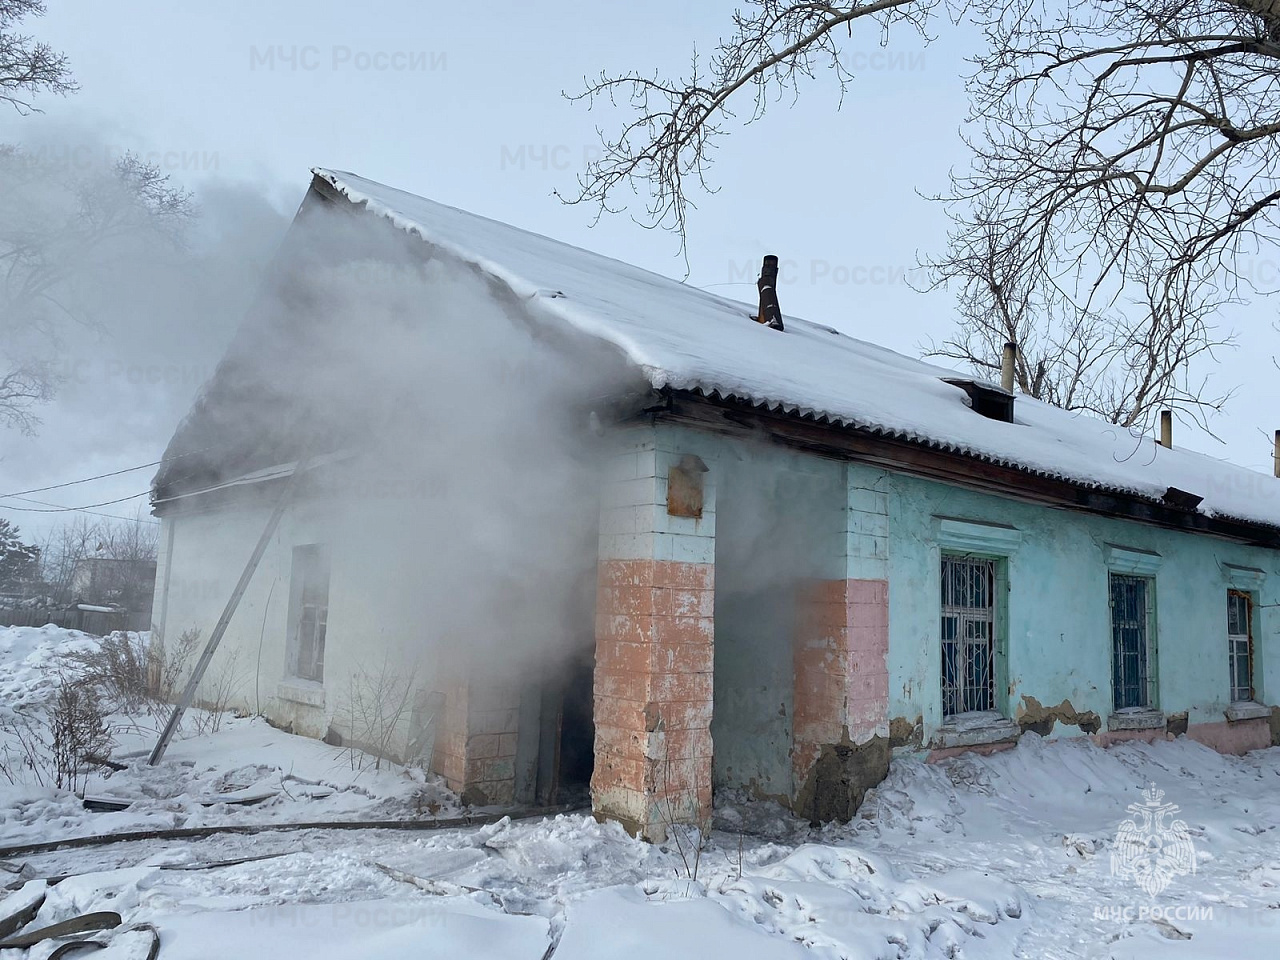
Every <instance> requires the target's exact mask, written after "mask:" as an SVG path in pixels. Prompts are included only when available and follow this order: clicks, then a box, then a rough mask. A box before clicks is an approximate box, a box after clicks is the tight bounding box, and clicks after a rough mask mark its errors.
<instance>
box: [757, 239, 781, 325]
mask: <svg viewBox="0 0 1280 960" xmlns="http://www.w3.org/2000/svg"><path fill="white" fill-rule="evenodd" d="M756 289H757V290H759V291H760V312H759V313H758V314H756V322H757V323H763V324H764V325H765V326H768V327H772V328H773V329H774V330H781V329H782V307H781V306H779V305H778V258H777V257H775V256H774V255H773V254H771V253H770V254H767V255H766V256H765V258H764V263H763V264H761V266H760V279H759V280H757V281H756Z"/></svg>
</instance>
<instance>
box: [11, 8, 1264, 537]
mask: <svg viewBox="0 0 1280 960" xmlns="http://www.w3.org/2000/svg"><path fill="white" fill-rule="evenodd" d="M733 6H734V4H733V3H732V2H712V0H702V2H699V3H696V4H695V3H690V2H688V0H650V2H647V3H644V4H600V3H598V2H593V3H582V2H565V0H561V2H555V3H538V4H530V3H528V2H520V3H516V2H508V0H492V2H489V3H486V4H483V5H475V4H457V3H450V4H446V3H441V2H432V0H427V2H393V0H367V2H365V3H363V4H359V5H353V4H350V3H336V2H330V0H307V2H305V3H304V2H301V0H271V2H270V3H262V2H252V3H251V2H246V0H223V2H221V3H217V4H191V3H173V2H172V0H168V2H163V3H162V2H156V0H131V2H129V3H127V4H108V3H102V2H99V0H49V8H50V10H49V14H48V16H47V17H45V18H44V19H43V20H36V21H31V22H30V23H29V24H27V31H28V32H31V33H34V34H36V35H37V36H39V37H40V38H42V39H45V40H47V41H48V42H50V43H51V44H53V45H54V46H55V47H56V48H59V49H61V50H63V51H65V52H66V53H67V54H68V55H69V57H70V59H71V64H72V67H73V70H74V73H75V76H76V79H77V80H78V81H79V83H80V86H81V91H80V92H79V93H77V94H75V95H74V96H71V97H68V98H66V99H57V98H45V99H43V100H41V101H40V105H41V106H43V107H44V109H45V113H44V115H43V116H41V117H28V118H19V117H16V116H13V115H8V116H3V117H0V142H10V143H13V142H17V143H27V144H40V145H41V146H42V147H43V148H45V149H46V150H56V149H62V150H64V151H68V152H67V153H66V156H67V157H68V158H70V159H71V160H72V161H80V160H83V159H84V158H97V157H99V156H101V157H104V158H109V157H110V156H114V155H118V154H119V153H121V152H123V151H124V150H126V149H130V150H134V151H136V152H138V153H140V154H142V155H143V156H144V157H147V158H150V159H152V160H154V161H155V162H157V163H159V164H160V165H161V167H162V168H163V169H164V170H165V172H166V173H169V174H170V175H171V176H172V177H173V178H174V180H175V181H177V182H179V183H180V184H182V185H184V186H186V187H189V188H190V189H192V190H194V191H195V192H196V194H197V196H198V197H199V199H200V200H201V203H202V205H203V207H204V209H205V211H206V216H205V222H204V224H203V226H202V238H203V240H202V242H204V243H206V244H207V245H208V249H211V250H213V251H214V253H213V255H214V256H216V257H218V258H219V263H221V264H222V265H223V267H224V268H225V269H226V270H227V271H228V275H229V276H235V277H244V278H245V280H244V282H245V283H248V282H250V278H252V277H253V276H254V274H253V272H252V262H260V261H261V259H262V258H263V257H265V256H267V255H269V251H270V248H271V247H272V245H273V244H274V243H275V242H276V240H277V239H278V235H279V231H280V230H281V229H282V228H283V225H284V224H285V223H286V222H287V217H289V216H291V215H292V213H293V211H294V209H295V208H296V206H297V204H298V202H299V201H300V200H301V198H302V195H303V193H304V191H305V189H306V187H307V184H308V182H309V173H308V170H309V168H310V167H312V166H317V165H319V166H328V167H333V168H337V169H340V170H349V171H352V172H355V173H358V174H360V175H361V176H365V177H368V178H371V179H374V180H379V181H382V182H384V183H388V184H392V185H394V186H396V187H399V188H401V189H405V190H409V191H411V192H414V193H419V194H421V195H423V196H427V197H431V198H433V199H436V200H439V201H442V202H444V203H448V204H452V205H454V206H458V207H462V208H464V209H467V210H471V211H474V212H477V213H480V214H484V215H486V216H489V217H493V218H495V219H499V220H503V221H506V222H509V223H513V224H516V225H518V226H521V227H524V228H527V229H530V230H534V231H536V232H539V233H544V234H547V235H549V236H553V237H556V238H558V239H561V240H565V241H567V242H570V243H574V244H577V245H580V246H584V247H589V248H591V249H594V250H598V251H601V252H604V253H607V254H609V255H611V256H614V257H617V258H619V259H623V260H627V261H630V262H632V263H636V264H639V265H641V266H644V267H647V268H649V269H652V270H655V271H658V272H660V273H664V274H667V275H669V276H673V277H676V278H681V277H683V276H684V274H685V266H684V262H683V260H682V259H681V258H680V257H679V249H678V243H677V241H676V240H675V238H673V237H672V236H671V235H670V234H667V233H663V232H660V231H650V230H645V229H643V228H642V227H640V226H638V225H637V224H636V223H634V222H633V221H632V220H631V219H630V218H628V217H627V216H625V215H622V216H612V217H606V218H604V219H603V220H602V221H601V222H600V223H598V224H597V225H596V226H594V227H593V226H592V225H591V224H592V219H593V211H592V210H589V209H586V208H582V207H572V206H564V205H562V204H561V203H560V202H559V201H558V200H557V199H556V198H555V197H554V196H553V195H552V191H553V190H555V189H557V188H559V189H561V190H566V191H567V190H570V189H572V186H573V182H574V177H575V175H576V174H577V173H578V172H579V171H580V170H581V168H582V165H583V162H584V159H585V158H587V157H589V156H590V155H591V152H592V151H593V150H594V149H595V145H596V143H597V138H596V135H595V126H596V124H597V123H601V122H604V123H607V122H608V116H607V115H604V116H602V115H597V114H592V113H588V112H587V111H586V109H585V105H583V104H578V103H570V102H568V101H566V100H565V99H563V98H562V97H561V91H564V90H568V91H576V90H578V89H580V88H581V86H582V84H583V78H584V76H589V75H593V74H598V73H599V71H600V70H602V69H603V70H607V71H611V72H618V71H623V70H628V69H640V70H650V71H651V70H652V69H654V68H655V67H656V68H658V69H660V70H670V71H679V70H680V69H681V68H682V67H683V66H684V65H685V64H686V63H687V61H688V58H689V55H690V53H691V51H692V50H693V48H694V45H695V44H697V46H698V48H699V49H700V50H704V51H706V50H709V49H710V48H711V46H712V44H713V42H714V40H715V38H716V37H717V36H718V35H719V34H720V33H721V32H722V31H723V29H724V28H725V26H726V24H727V23H728V20H729V16H730V14H731V12H732V10H733ZM934 32H935V33H936V34H937V35H938V36H939V37H940V38H941V39H940V40H939V41H938V42H936V43H934V44H932V45H930V46H928V47H925V46H924V45H922V43H921V42H920V41H919V40H918V39H917V38H915V37H912V36H908V35H907V34H905V33H904V34H902V35H900V36H898V37H895V38H893V39H892V41H891V43H890V46H889V47H888V48H887V50H882V48H881V47H880V46H879V37H878V36H876V35H875V34H873V33H870V32H868V33H866V34H865V36H864V41H863V42H862V43H861V44H858V43H857V42H856V41H855V44H854V48H853V49H854V52H853V53H852V54H851V57H852V59H851V61H850V62H851V65H852V66H853V68H854V72H855V73H857V74H858V77H857V82H856V83H855V84H854V85H853V87H852V88H851V90H850V91H849V94H848V95H847V96H846V98H845V100H844V104H843V107H842V109H840V110H839V112H837V110H836V107H837V102H838V91H837V90H835V89H834V88H833V87H831V86H830V85H826V84H824V83H823V82H822V81H818V82H816V83H814V84H813V85H812V86H811V87H808V88H806V89H805V91H804V93H805V96H804V97H803V99H802V100H801V101H800V102H799V103H798V104H795V105H792V104H791V103H790V102H784V103H781V104H778V105H775V107H774V108H773V109H772V110H771V111H770V112H769V114H768V116H767V117H766V118H765V119H764V120H762V121H760V122H758V123H756V124H754V125H752V126H750V127H746V128H743V129H739V130H736V132H735V133H734V134H733V135H732V136H731V137H729V138H728V139H726V140H725V141H724V142H723V144H722V147H721V149H720V150H719V151H718V152H717V154H716V157H717V163H716V165H715V167H714V168H713V171H712V177H713V180H714V183H715V185H716V186H718V187H719V192H718V193H716V194H715V195H711V196H700V197H698V198H697V201H698V204H699V208H698V210H697V211H696V212H695V213H694V215H693V217H692V220H691V225H690V241H689V263H690V268H689V278H688V282H690V283H692V284H695V285H698V286H702V287H706V288H708V289H711V290H714V291H715V292H718V293H723V294H726V295H731V296H736V297H739V298H743V299H750V298H751V297H752V296H753V283H752V280H753V278H754V276H755V273H756V271H757V269H758V265H759V260H760V257H761V255H762V254H764V253H775V254H777V255H778V256H779V257H780V258H781V259H782V261H783V264H784V270H783V281H784V283H783V285H782V288H781V289H780V299H781V303H782V308H783V313H784V315H785V314H788V313H790V314H793V315H799V316H804V317H807V318H809V319H812V320H818V321H822V322H826V323H829V324H831V325H834V326H836V327H839V328H841V329H842V330H844V331H846V332H848V333H850V334H853V335H855V336H858V337H862V338H864V339H868V340H874V341H877V342H879V343H882V344H884V345H886V346H889V347H892V348H894V349H897V350H901V351H903V352H906V353H910V354H918V353H919V352H920V347H921V345H922V344H923V343H924V342H925V341H927V340H928V339H929V338H930V337H939V338H940V337H943V336H945V335H946V334H947V333H948V332H949V330H950V328H951V323H952V313H951V304H950V300H949V298H948V296H947V295H946V294H932V295H922V294H919V293H917V292H915V291H914V290H913V289H912V288H911V286H910V285H909V283H908V282H907V281H908V279H909V278H910V276H911V269H912V268H913V267H914V265H915V264H916V262H917V255H918V254H922V253H928V252H936V251H938V250H940V249H941V247H942V245H943V244H944V241H945V230H946V226H947V220H946V218H945V216H944V215H943V212H942V210H941V209H940V208H939V207H938V206H937V205H936V204H933V203H931V202H929V201H928V200H926V199H924V196H926V195H929V194H931V193H936V192H939V191H941V190H944V189H945V187H946V175H947V172H948V170H949V168H951V167H952V166H959V165H963V164H964V163H965V161H966V157H965V153H964V149H963V146H962V144H961V142H960V139H959V132H958V131H959V129H960V127H961V125H962V122H963V119H964V114H965V106H966V101H965V97H964V91H963V87H962V84H961V80H960V77H961V74H962V73H963V70H964V64H963V57H964V56H965V54H966V53H967V52H968V51H969V50H971V49H972V45H973V44H974V43H975V42H976V37H975V33H974V31H972V30H971V29H969V28H955V27H952V26H951V25H949V24H946V23H939V24H936V25H935V29H934ZM51 145H57V146H51ZM220 244H221V246H219V245H220ZM233 260H236V261H238V260H244V261H246V263H240V262H236V263H234V264H233V265H230V266H228V264H229V263H230V262H231V261H233ZM1257 268H1258V269H1260V270H1264V271H1266V270H1271V271H1273V272H1274V265H1272V264H1258V265H1257ZM220 282H221V283H222V284H223V286H224V287H226V286H234V285H235V284H234V283H231V282H226V281H220ZM191 296H192V297H196V296H199V297H200V299H201V304H200V305H198V306H199V307H200V309H193V310H192V311H190V312H188V311H185V310H177V311H169V312H167V313H166V314H165V315H164V316H163V317H153V316H150V315H148V314H147V311H145V310H144V311H139V313H138V315H137V316H136V317H135V318H134V322H133V325H132V326H130V322H129V320H128V318H125V319H123V320H121V325H122V326H123V327H125V328H127V329H123V330H121V331H119V332H118V334H117V335H116V336H115V338H114V339H107V338H105V337H99V338H96V339H93V340H92V341H91V352H90V354H89V356H90V360H91V361H92V362H89V363H85V364H81V365H79V366H77V367H75V368H74V369H75V370H77V371H79V372H80V376H78V377H77V378H75V379H76V382H75V383H73V384H71V387H70V389H68V390H66V391H64V396H63V399H62V400H61V401H60V402H59V403H56V404H54V405H53V406H52V407H50V408H49V409H47V410H46V411H45V421H46V422H45V424H44V427H43V428H42V430H41V432H40V434H39V435H38V436H37V437H36V438H34V439H27V438H22V437H20V436H18V435H17V434H16V433H14V432H13V431H8V432H5V433H3V434H0V493H4V492H10V491H16V490H21V489H26V488H29V487H35V486H43V485H45V484H51V483H57V482H60V481H64V480H69V479H75V478H78V477H82V476H87V475H90V474H96V473H99V472H103V471H107V470H111V469H118V468H120V467H125V466H130V465H133V464H137V463H142V462H145V461H149V460H155V459H157V458H158V457H159V456H160V453H161V452H162V450H163V447H164V444H165V442H166V441H167V439H168V437H169V434H170V433H171V432H172V430H173V427H174V426H175V424H176V422H177V419H178V418H179V417H180V416H181V415H182V412H183V410H184V409H185V408H186V406H187V404H188V403H189V402H190V399H191V397H192V396H193V395H194V393H195V392H196V390H197V389H198V386H199V382H200V381H201V379H202V378H203V377H204V376H206V375H207V374H208V373H209V372H210V371H211V370H212V367H213V365H214V364H215V363H216V362H217V357H218V354H219V352H220V350H221V349H222V347H223V346H224V345H225V343H226V341H227V339H228V338H229V336H230V334H231V332H232V330H233V329H234V326H235V324H236V322H238V320H239V316H238V315H237V310H238V306H237V304H238V303H239V302H240V301H238V300H237V299H236V298H235V297H226V298H225V302H224V301H223V298H221V297H215V296H209V295H207V294H206V293H203V292H201V291H192V293H191ZM1274 317H1275V311H1274V308H1273V307H1271V306H1269V305H1266V304H1261V305H1255V306H1254V307H1252V308H1250V309H1249V310H1247V311H1241V312H1240V313H1238V314H1236V315H1234V316H1233V317H1232V318H1231V323H1232V324H1233V325H1234V326H1236V327H1237V328H1239V329H1240V332H1241V335H1242V338H1243V348H1242V349H1240V350H1237V351H1226V352H1224V353H1223V354H1222V357H1221V360H1222V363H1221V366H1220V368H1219V369H1218V370H1217V371H1216V373H1215V376H1216V378H1217V382H1218V383H1219V384H1220V385H1221V386H1223V387H1229V386H1239V387H1240V390H1239V393H1238V395H1237V397H1236V399H1235V401H1234V402H1233V403H1232V405H1231V407H1230V409H1229V413H1228V414H1227V415H1225V416H1223V417H1221V418H1219V419H1218V420H1216V421H1215V422H1214V424H1213V426H1214V428H1215V430H1216V431H1217V432H1218V433H1219V435H1220V436H1221V437H1222V438H1223V440H1224V441H1225V445H1224V444H1220V443H1218V442H1217V441H1214V440H1212V439H1211V438H1208V437H1205V436H1193V435H1192V432H1191V431H1190V430H1189V429H1188V428H1185V427H1180V428H1179V434H1178V436H1177V437H1176V439H1177V440H1178V442H1180V443H1186V444H1187V445H1190V446H1194V447H1196V448H1197V449H1201V450H1204V451H1205V452H1207V453H1211V454H1213V455H1215V456H1223V457H1229V458H1230V459H1232V460H1235V461H1237V462H1239V463H1242V464H1245V465H1247V466H1249V467H1252V468H1255V469H1259V470H1266V471H1268V472H1269V471H1270V467H1271V449H1270V442H1269V440H1268V439H1267V435H1269V434H1270V432H1271V431H1272V430H1274V429H1275V428H1276V427H1277V426H1280V405H1277V404H1276V402H1275V394H1276V392H1277V391H1276V390H1275V380H1274V377H1275V373H1274V369H1273V368H1271V366H1270V357H1271V356H1272V355H1273V354H1275V353H1276V352H1277V350H1276V345H1277V340H1278V339H1280V337H1277V335H1276V334H1275V333H1274V332H1273V331H1271V330H1270V324H1271V323H1272V322H1273V319H1274ZM197 325H198V326H197ZM89 342H90V341H87V340H86V343H89ZM75 349H77V350H80V351H81V353H80V354H77V356H78V357H80V358H81V359H83V355H84V351H85V350H86V349H87V348H86V346H85V344H80V345H79V346H77V347H76V348H75ZM1264 430H1265V431H1266V434H1267V435H1264V433H1263V432H1262V431H1264ZM150 475H151V474H150V471H140V472H137V473H133V474H129V475H126V476H124V477H121V478H116V479H113V480H108V481H100V482H96V483H92V484H85V485H82V486H77V487H71V488H68V489H64V490H58V491H51V492H49V493H45V494H38V495H37V496H38V497H39V498H40V499H44V500H48V501H50V502H55V503H58V504H62V505H82V504H89V503H98V502H101V501H104V500H109V499H113V498H115V497H124V496H127V495H129V494H133V493H140V492H142V491H143V490H145V489H146V487H147V485H148V483H149V480H150ZM7 502H8V503H10V504H13V503H15V501H7ZM138 503H145V500H138V501H132V502H130V503H125V504H120V505H115V506H111V507H103V508H101V509H102V510H103V511H105V512H118V513H123V514H131V513H132V512H133V510H134V507H135V505H136V504H138ZM0 516H7V517H10V518H11V519H13V520H15V521H17V522H19V523H20V524H22V525H23V526H24V527H25V528H27V529H30V530H38V529H42V528H44V527H45V526H46V525H47V523H48V522H49V520H50V517H49V516H48V515H42V514H35V513H17V512H13V511H9V510H6V509H4V508H2V507H0ZM54 516H57V517H61V516H64V515H54Z"/></svg>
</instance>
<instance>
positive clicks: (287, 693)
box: [276, 677, 324, 709]
mask: <svg viewBox="0 0 1280 960" xmlns="http://www.w3.org/2000/svg"><path fill="white" fill-rule="evenodd" d="M276 696H277V697H279V698H280V699H281V700H289V701H292V702H293V703H301V704H304V705H305V706H308V707H320V708H321V709H323V708H324V684H322V683H316V682H315V681H314V680H303V679H301V678H300V677H290V678H289V679H288V680H281V681H280V682H279V683H278V684H276Z"/></svg>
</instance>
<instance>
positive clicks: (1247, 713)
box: [1223, 700, 1271, 723]
mask: <svg viewBox="0 0 1280 960" xmlns="http://www.w3.org/2000/svg"><path fill="white" fill-rule="evenodd" d="M1223 713H1225V714H1226V715H1227V722H1228V723H1239V722H1240V721H1241V720H1261V719H1263V718H1264V717H1266V718H1270V716H1271V708H1270V707H1268V706H1267V705H1266V704H1262V703H1257V702H1255V701H1253V700H1242V701H1240V702H1238V703H1233V704H1231V706H1229V707H1227V709H1226V710H1224V711H1223Z"/></svg>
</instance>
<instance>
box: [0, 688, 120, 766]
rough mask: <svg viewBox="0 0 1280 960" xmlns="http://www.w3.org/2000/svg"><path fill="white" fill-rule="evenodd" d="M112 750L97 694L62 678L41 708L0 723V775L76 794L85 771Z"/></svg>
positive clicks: (112, 743) (110, 738)
mask: <svg viewBox="0 0 1280 960" xmlns="http://www.w3.org/2000/svg"><path fill="white" fill-rule="evenodd" d="M114 746H115V741H114V739H113V737H112V736H111V731H110V729H109V728H108V726H107V716H106V712H105V711H104V709H103V704H102V698H101V697H100V696H99V694H98V691H97V690H95V689H94V688H93V687H92V686H88V685H86V684H84V683H82V682H80V679H79V678H72V677H67V676H63V675H60V676H59V678H58V682H57V684H56V686H55V688H54V693H53V696H52V698H51V699H50V702H49V703H48V705H47V706H46V707H45V708H44V709H42V710H39V711H36V712H22V713H19V712H16V711H14V712H11V713H10V714H9V715H8V716H6V717H4V718H3V719H0V776H2V777H4V778H5V779H6V780H8V781H9V782H10V783H14V784H29V783H36V784H39V785H40V786H42V787H43V786H54V787H58V788H59V789H64V790H71V791H80V790H82V789H83V788H84V783H85V777H86V775H87V774H88V772H89V770H91V769H92V768H93V767H94V766H95V765H96V764H97V763H98V762H99V761H100V760H101V758H103V757H106V756H108V755H109V754H110V752H111V749H112V747H114Z"/></svg>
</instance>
